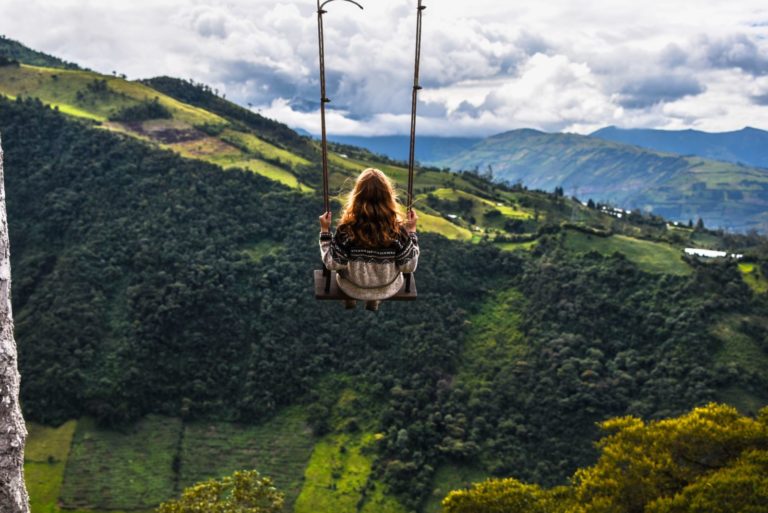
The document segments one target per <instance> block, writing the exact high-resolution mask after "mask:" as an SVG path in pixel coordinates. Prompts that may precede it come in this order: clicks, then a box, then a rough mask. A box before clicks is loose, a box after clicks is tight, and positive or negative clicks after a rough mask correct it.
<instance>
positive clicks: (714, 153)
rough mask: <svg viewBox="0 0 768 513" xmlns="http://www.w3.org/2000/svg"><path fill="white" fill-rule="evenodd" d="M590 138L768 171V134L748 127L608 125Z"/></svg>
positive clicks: (593, 133)
mask: <svg viewBox="0 0 768 513" xmlns="http://www.w3.org/2000/svg"><path fill="white" fill-rule="evenodd" d="M589 135H590V137H597V138H599V139H604V140H608V141H613V142H621V143H625V144H632V145H635V146H640V147H643V148H648V149H652V150H656V151H664V152H669V153H678V154H681V155H697V156H699V157H703V158H708V159H712V160H721V161H725V162H732V163H741V164H745V165H749V166H755V167H762V168H768V131H765V130H761V129H759V128H754V127H749V126H747V127H744V128H742V129H740V130H733V131H727V132H703V131H700V130H694V129H685V130H657V129H644V128H632V129H624V128H618V127H615V126H608V127H605V128H601V129H600V130H597V131H595V132H592V133H591V134H589Z"/></svg>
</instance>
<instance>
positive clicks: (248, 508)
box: [157, 470, 285, 513]
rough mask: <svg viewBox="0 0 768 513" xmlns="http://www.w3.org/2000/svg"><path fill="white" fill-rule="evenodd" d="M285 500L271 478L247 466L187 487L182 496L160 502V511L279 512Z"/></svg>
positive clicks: (200, 512) (198, 512) (163, 512)
mask: <svg viewBox="0 0 768 513" xmlns="http://www.w3.org/2000/svg"><path fill="white" fill-rule="evenodd" d="M284 502H285V496H284V495H283V493H282V492H280V491H279V490H278V489H277V488H275V486H274V485H273V484H272V479H270V478H269V477H262V476H261V474H259V473H258V472H256V471H255V470H248V471H242V472H235V473H234V474H232V475H231V476H228V477H224V478H222V479H218V480H217V479H211V480H210V481H205V482H203V483H199V484H196V485H194V486H192V487H190V488H187V489H186V490H184V492H183V493H182V494H181V498H180V499H178V500H173V501H169V502H165V503H163V504H161V505H160V506H158V508H157V513H279V512H280V511H282V509H283V503H284Z"/></svg>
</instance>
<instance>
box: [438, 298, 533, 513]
mask: <svg viewBox="0 0 768 513" xmlns="http://www.w3.org/2000/svg"><path fill="white" fill-rule="evenodd" d="M524 306H525V298H524V297H523V295H522V294H520V292H518V291H517V290H515V289H509V290H503V291H500V292H497V293H496V294H493V295H491V296H489V298H488V300H487V301H486V302H485V304H484V305H483V307H482V309H481V310H480V312H479V313H478V314H476V315H474V316H473V317H472V318H471V320H470V325H471V332H470V334H469V336H468V337H467V342H466V345H465V347H464V350H463V352H462V354H461V357H460V362H459V372H458V374H457V376H456V380H457V381H458V382H461V383H464V384H467V385H469V386H470V387H472V388H478V387H481V388H482V387H485V386H487V384H488V382H489V381H490V380H493V379H495V377H496V376H497V374H499V373H500V372H504V369H505V368H509V367H511V366H513V365H514V364H515V362H516V361H518V360H520V359H523V358H525V356H526V355H527V354H528V346H527V345H526V344H525V339H524V336H523V333H522V332H521V331H520V323H521V322H522V314H521V312H522V311H523V308H524ZM490 475H491V474H490V473H489V472H488V471H487V470H484V469H482V468H478V467H476V466H474V465H467V464H461V463H458V462H456V463H449V464H444V465H443V466H441V467H440V468H438V469H437V471H436V474H435V478H434V480H433V490H432V494H431V496H430V498H429V499H428V501H427V503H426V505H425V508H424V511H425V513H438V512H439V511H441V507H440V502H441V501H442V499H443V498H444V497H445V496H446V495H447V494H448V492H449V491H451V490H455V489H458V488H463V487H465V486H467V485H468V484H469V483H471V482H478V481H481V480H483V479H486V478H488V477H490Z"/></svg>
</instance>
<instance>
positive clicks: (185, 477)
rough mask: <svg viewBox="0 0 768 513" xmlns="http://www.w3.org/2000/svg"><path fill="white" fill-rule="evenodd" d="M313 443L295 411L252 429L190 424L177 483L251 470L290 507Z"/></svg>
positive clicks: (282, 414)
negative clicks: (267, 481) (267, 478)
mask: <svg viewBox="0 0 768 513" xmlns="http://www.w3.org/2000/svg"><path fill="white" fill-rule="evenodd" d="M314 443H315V440H314V437H313V436H312V432H311V430H310V429H309V428H308V427H307V424H306V421H305V418H304V414H303V412H302V410H301V408H296V407H294V408H288V409H286V410H283V411H282V412H281V413H280V414H279V415H277V416H276V417H275V418H273V419H271V420H269V421H268V422H266V423H264V424H260V425H258V426H242V425H237V424H231V423H223V422H194V423H191V424H188V425H186V426H185V429H184V437H183V441H182V445H181V454H180V461H181V473H180V476H179V484H180V487H181V488H182V489H183V488H186V487H188V486H191V485H193V484H195V483H198V482H200V481H205V480H207V479H211V478H218V477H223V476H226V475H230V474H232V472H234V471H236V470H257V471H259V472H260V473H262V474H264V475H267V476H270V477H271V478H273V479H274V481H275V484H276V485H277V487H278V488H279V489H280V490H282V491H283V492H285V494H286V502H287V504H288V505H289V507H290V505H291V504H293V502H294V501H295V500H296V497H297V496H298V495H299V492H300V491H301V490H302V486H303V485H304V482H303V480H304V469H305V467H306V466H307V463H308V462H309V460H310V456H311V454H312V450H313V447H314Z"/></svg>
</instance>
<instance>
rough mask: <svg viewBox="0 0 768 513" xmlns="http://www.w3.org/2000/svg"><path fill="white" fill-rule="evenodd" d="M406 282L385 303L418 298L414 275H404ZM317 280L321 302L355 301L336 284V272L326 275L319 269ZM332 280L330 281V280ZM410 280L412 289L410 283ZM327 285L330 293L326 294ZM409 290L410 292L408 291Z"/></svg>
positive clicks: (316, 296)
mask: <svg viewBox="0 0 768 513" xmlns="http://www.w3.org/2000/svg"><path fill="white" fill-rule="evenodd" d="M403 276H404V277H405V280H403V286H402V287H400V290H399V291H398V292H397V294H395V295H394V296H392V297H389V298H387V299H386V300H385V301H413V300H415V299H416V297H417V293H416V280H415V279H414V277H413V274H410V273H408V274H403ZM314 278H315V299H319V300H333V299H336V300H339V299H354V298H351V297H349V296H348V295H346V294H345V293H344V291H343V290H341V289H340V288H339V285H338V284H337V283H336V271H329V272H328V274H326V272H325V271H323V270H322V269H317V270H315V272H314ZM329 278H330V280H329ZM409 280H410V287H409V286H408V281H409ZM327 285H330V287H328V291H327V292H326V287H327ZM406 289H408V290H406Z"/></svg>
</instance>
